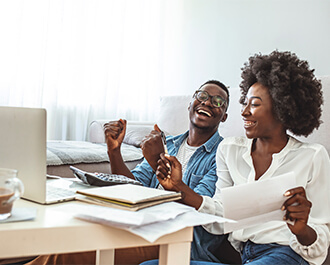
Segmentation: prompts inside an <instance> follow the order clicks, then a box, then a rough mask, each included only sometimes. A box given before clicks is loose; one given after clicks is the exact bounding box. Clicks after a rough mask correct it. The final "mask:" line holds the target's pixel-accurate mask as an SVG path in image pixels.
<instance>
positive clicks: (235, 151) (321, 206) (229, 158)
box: [199, 137, 330, 264]
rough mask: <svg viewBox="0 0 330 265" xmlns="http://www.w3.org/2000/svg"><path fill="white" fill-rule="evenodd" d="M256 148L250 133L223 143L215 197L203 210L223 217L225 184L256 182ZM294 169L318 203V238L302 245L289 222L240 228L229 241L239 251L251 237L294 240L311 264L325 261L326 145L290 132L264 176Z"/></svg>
mask: <svg viewBox="0 0 330 265" xmlns="http://www.w3.org/2000/svg"><path fill="white" fill-rule="evenodd" d="M251 147H252V139H247V138H245V137H233V138H227V139H224V140H223V141H222V142H221V143H220V145H219V147H218V150H217V156H216V159H217V161H216V162H217V174H218V181H217V183H216V192H215V195H214V197H213V198H210V197H207V196H203V203H202V205H201V207H200V208H199V211H200V212H205V213H209V214H215V215H219V216H222V213H223V209H222V205H221V196H220V195H221V189H222V188H225V187H229V186H233V185H240V184H243V183H249V182H254V181H256V180H255V170H254V166H253V162H252V157H251ZM290 171H293V172H294V174H295V177H296V183H297V186H302V187H304V188H305V190H306V195H307V199H308V200H309V201H311V202H312V208H311V212H310V216H309V219H308V225H309V226H311V227H312V228H313V229H314V230H315V231H316V233H317V239H316V241H315V242H314V243H313V244H312V245H310V246H304V245H301V244H300V243H299V242H298V240H297V238H296V236H295V235H294V234H293V233H292V232H291V231H290V229H289V228H288V227H287V224H286V222H284V221H272V222H267V223H264V224H260V225H255V226H252V227H248V228H246V229H241V230H237V231H234V232H232V233H231V235H230V236H229V240H230V241H231V243H232V245H233V246H234V247H235V248H236V249H237V250H240V249H241V247H242V242H246V241H247V240H251V241H252V242H254V243H256V244H268V243H278V244H281V245H290V247H291V248H292V249H293V250H294V251H295V252H297V253H298V254H299V255H301V256H302V257H303V258H304V259H305V260H306V261H308V262H309V263H310V264H322V262H323V261H324V260H325V258H326V256H327V250H328V247H329V241H330V160H329V155H328V153H327V151H326V149H325V148H324V147H323V146H322V145H319V144H308V143H302V142H300V141H298V140H296V139H295V138H293V137H290V138H289V141H288V143H287V145H286V146H285V147H284V148H283V149H282V150H281V152H279V153H276V154H273V157H272V163H271V165H270V167H269V168H268V170H267V171H266V172H265V173H264V174H263V175H262V176H261V177H260V178H259V180H258V181H260V180H263V179H268V178H273V177H276V176H278V175H282V174H284V173H287V172H290ZM242 200H244V198H242ZM251 207H254V206H253V205H251ZM283 215H284V212H283ZM205 229H206V230H208V231H209V232H211V233H214V234H221V233H223V227H222V225H220V224H210V225H206V226H205Z"/></svg>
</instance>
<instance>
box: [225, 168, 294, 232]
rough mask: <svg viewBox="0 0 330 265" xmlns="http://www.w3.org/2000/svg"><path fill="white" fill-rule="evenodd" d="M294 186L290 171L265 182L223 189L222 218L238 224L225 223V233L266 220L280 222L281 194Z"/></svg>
mask: <svg viewBox="0 0 330 265" xmlns="http://www.w3.org/2000/svg"><path fill="white" fill-rule="evenodd" d="M294 187H296V180H295V176H294V174H293V172H289V173H286V174H283V175H280V176H276V177H273V178H270V179H267V180H259V181H256V182H253V183H247V184H243V185H238V186H233V187H228V188H224V189H223V190H222V191H221V196H222V203H223V209H224V217H225V218H228V219H232V220H235V221H237V222H236V223H225V224H224V231H225V233H228V232H232V231H234V230H238V229H243V228H246V227H249V226H252V225H256V224H259V223H264V222H267V221H274V220H281V221H283V216H284V212H283V211H281V207H282V204H283V203H284V201H285V200H287V198H286V197H284V195H283V194H284V192H286V191H287V190H289V189H292V188H294Z"/></svg>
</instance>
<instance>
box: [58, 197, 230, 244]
mask: <svg viewBox="0 0 330 265" xmlns="http://www.w3.org/2000/svg"><path fill="white" fill-rule="evenodd" d="M53 210H58V211H61V212H67V213H68V214H70V215H73V216H74V217H76V218H78V219H82V220H85V221H89V222H94V223H99V224H103V225H107V226H113V227H118V228H121V229H124V230H127V231H130V232H131V233H133V234H135V235H138V236H140V237H142V238H144V239H146V240H148V241H149V242H154V241H155V240H157V239H158V238H160V237H161V236H164V235H167V234H170V233H173V232H176V231H178V230H180V229H183V228H185V227H192V226H196V225H204V224H210V223H214V222H217V223H224V222H233V221H232V220H228V219H225V218H221V217H219V216H215V215H210V214H204V213H199V212H197V211H196V210H195V209H194V208H192V207H189V206H186V205H183V204H181V203H177V202H167V203H162V204H159V205H156V206H152V207H148V208H145V209H142V210H140V211H136V212H133V211H125V210H121V209H115V208H111V207H102V206H98V205H91V204H77V205H75V207H72V205H70V204H63V205H59V206H57V207H55V208H53Z"/></svg>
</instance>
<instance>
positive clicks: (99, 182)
mask: <svg viewBox="0 0 330 265" xmlns="http://www.w3.org/2000/svg"><path fill="white" fill-rule="evenodd" d="M70 169H71V170H72V172H73V174H74V175H75V176H76V177H77V178H78V179H80V180H81V181H82V182H84V183H85V184H89V185H92V186H99V187H101V186H111V185H118V184H134V185H140V186H142V183H141V182H140V181H137V180H135V179H131V178H129V177H126V176H123V175H117V174H108V173H98V172H95V173H90V172H86V171H83V170H81V169H78V168H76V167H73V166H70Z"/></svg>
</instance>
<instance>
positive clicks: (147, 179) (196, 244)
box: [104, 80, 237, 262]
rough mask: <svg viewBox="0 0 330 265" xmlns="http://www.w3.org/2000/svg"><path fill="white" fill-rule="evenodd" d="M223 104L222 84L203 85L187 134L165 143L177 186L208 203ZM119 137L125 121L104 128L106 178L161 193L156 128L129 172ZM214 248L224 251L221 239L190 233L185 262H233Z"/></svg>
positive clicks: (224, 115) (196, 230) (194, 102)
mask: <svg viewBox="0 0 330 265" xmlns="http://www.w3.org/2000/svg"><path fill="white" fill-rule="evenodd" d="M228 103H229V92H228V89H227V87H226V86H225V85H224V84H222V83H221V82H219V81H217V80H209V81H207V82H205V83H204V84H203V85H202V86H201V87H200V88H199V89H198V90H197V91H196V92H195V93H194V95H193V97H192V100H191V102H190V103H189V106H188V111H189V119H190V125H189V130H188V131H187V132H185V133H183V134H181V135H177V136H167V138H166V142H167V148H168V153H169V154H170V155H172V156H176V157H177V159H178V160H179V162H180V163H181V165H182V175H183V182H184V183H185V184H186V185H187V188H189V189H191V190H193V191H194V192H196V193H198V194H200V195H203V196H209V197H212V196H213V195H214V193H215V183H216V181H217V179H218V177H217V174H216V162H215V154H216V150H217V147H218V145H219V143H220V142H221V140H222V139H223V138H222V137H221V136H220V135H219V132H218V128H219V124H220V122H224V121H226V119H227V113H226V111H227V107H228ZM125 131H126V121H125V120H118V121H111V122H109V123H107V124H105V126H104V132H105V138H106V143H107V146H108V155H109V158H110V161H111V170H112V173H115V174H122V175H126V176H128V177H131V178H134V179H137V180H139V181H140V182H142V183H143V185H144V186H147V187H152V188H162V186H161V185H160V184H159V181H158V179H157V177H156V174H155V171H156V168H157V161H158V159H160V154H161V153H164V147H163V144H162V140H161V133H160V130H159V128H158V127H157V125H156V126H155V130H153V131H152V132H151V133H150V135H149V136H147V137H146V138H145V139H144V141H143V142H142V145H141V147H142V150H143V155H144V157H145V159H144V161H143V162H142V163H141V164H139V165H138V166H137V167H136V168H135V169H133V170H132V171H129V169H128V168H127V167H126V166H125V164H124V162H123V159H122V157H121V153H120V146H121V143H122V140H123V138H124V136H125ZM183 196H184V194H183ZM220 242H224V244H223V246H224V245H226V242H227V238H226V236H223V235H221V236H219V235H212V234H210V233H208V232H207V231H206V230H204V229H203V228H202V227H201V226H198V227H195V228H194V239H193V242H192V248H191V259H192V260H203V261H213V262H219V261H222V262H233V260H228V259H227V258H226V256H229V255H227V254H228V252H230V249H228V248H222V247H221V245H222V244H220ZM219 246H220V248H219ZM235 254H236V253H231V254H230V256H232V257H235ZM116 255H117V253H116ZM236 257H237V256H236ZM234 261H235V260H234Z"/></svg>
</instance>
